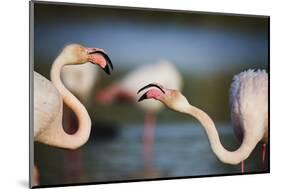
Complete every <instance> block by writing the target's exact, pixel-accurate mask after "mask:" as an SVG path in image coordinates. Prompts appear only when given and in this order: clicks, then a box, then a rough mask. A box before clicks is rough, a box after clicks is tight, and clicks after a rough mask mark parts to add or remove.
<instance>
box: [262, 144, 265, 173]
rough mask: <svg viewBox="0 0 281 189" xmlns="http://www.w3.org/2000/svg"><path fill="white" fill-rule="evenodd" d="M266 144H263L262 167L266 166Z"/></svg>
mask: <svg viewBox="0 0 281 189" xmlns="http://www.w3.org/2000/svg"><path fill="white" fill-rule="evenodd" d="M265 155H266V144H262V167H263V168H265Z"/></svg>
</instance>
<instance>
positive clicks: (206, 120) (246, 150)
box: [184, 106, 260, 164]
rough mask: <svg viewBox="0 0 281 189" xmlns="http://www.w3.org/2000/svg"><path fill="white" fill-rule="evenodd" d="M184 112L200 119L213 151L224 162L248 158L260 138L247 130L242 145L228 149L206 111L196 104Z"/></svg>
mask: <svg viewBox="0 0 281 189" xmlns="http://www.w3.org/2000/svg"><path fill="white" fill-rule="evenodd" d="M184 113H186V114H190V115H192V116H194V117H195V118H196V119H198V120H199V122H200V123H201V125H202V126H203V128H204V130H205V132H206V134H207V136H208V139H209V142H210V145H211V148H212V150H213V152H214V153H215V155H216V156H217V157H218V158H219V160H220V161H222V162H224V163H228V164H238V163H240V162H241V161H243V160H245V159H247V157H248V156H249V155H250V153H251V152H252V151H253V149H254V148H255V146H256V144H257V143H258V142H259V140H260V138H259V137H255V136H252V135H251V136H249V134H248V133H247V132H246V131H245V133H244V138H243V142H242V144H241V146H240V147H239V148H238V149H237V150H235V151H228V150H226V149H225V148H224V147H223V145H222V144H221V141H220V138H219V134H218V132H217V129H216V127H215V124H214V122H213V120H212V119H211V118H210V117H209V116H208V115H207V114H206V113H205V112H204V111H202V110H200V109H199V108H196V107H194V106H190V107H189V108H188V109H187V110H186V111H185V112H184Z"/></svg>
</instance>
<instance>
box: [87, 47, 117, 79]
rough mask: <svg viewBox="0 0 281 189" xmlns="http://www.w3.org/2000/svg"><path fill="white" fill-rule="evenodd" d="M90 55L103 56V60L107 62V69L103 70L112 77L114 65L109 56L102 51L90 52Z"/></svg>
mask: <svg viewBox="0 0 281 189" xmlns="http://www.w3.org/2000/svg"><path fill="white" fill-rule="evenodd" d="M89 54H100V55H102V56H103V58H104V59H105V61H106V64H105V67H104V68H103V70H104V71H105V72H106V73H107V74H108V75H110V74H111V72H112V71H113V64H112V62H111V60H110V59H109V57H108V55H107V54H106V53H105V52H103V51H101V50H96V51H92V52H90V53H89Z"/></svg>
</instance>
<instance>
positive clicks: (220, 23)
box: [34, 4, 269, 185]
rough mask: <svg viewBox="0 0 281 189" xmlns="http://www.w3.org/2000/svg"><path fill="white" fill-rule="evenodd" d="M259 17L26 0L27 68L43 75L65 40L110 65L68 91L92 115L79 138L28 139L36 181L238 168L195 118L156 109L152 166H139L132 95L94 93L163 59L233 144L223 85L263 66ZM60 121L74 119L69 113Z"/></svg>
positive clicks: (264, 40) (250, 163) (140, 120)
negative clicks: (84, 137) (56, 141)
mask: <svg viewBox="0 0 281 189" xmlns="http://www.w3.org/2000/svg"><path fill="white" fill-rule="evenodd" d="M268 25H269V22H268V19H267V18H264V17H254V16H234V15H222V14H217V15H214V14H207V13H195V12H174V11H170V12H164V11H159V10H156V11H151V10H135V9H125V8H105V7H87V6H63V5H54V4H50V5H46V4H35V9H34V70H35V71H37V72H39V73H40V74H42V75H43V76H45V77H46V78H49V72H50V68H51V65H52V62H53V61H54V59H55V58H56V56H57V55H58V54H59V53H60V51H61V50H62V48H63V47H64V46H66V45H68V44H71V43H79V44H83V45H84V46H87V47H99V48H102V49H104V50H105V51H106V52H107V53H108V55H109V57H110V59H111V61H112V62H113V64H114V67H115V69H114V72H113V74H112V75H111V76H110V77H109V76H107V75H106V74H105V73H103V71H102V70H100V69H98V70H97V71H96V72H95V74H96V78H95V80H96V82H95V83H94V86H93V87H92V88H91V91H90V93H89V94H88V95H87V99H83V98H82V97H81V98H80V97H79V95H78V94H77V95H76V96H77V97H78V98H80V99H81V100H82V101H83V103H84V104H85V106H86V107H87V110H88V112H89V114H90V116H91V119H92V123H93V126H92V127H93V129H92V133H91V136H90V139H89V141H88V142H87V144H86V145H84V146H83V147H81V148H79V149H77V150H74V151H70V150H64V149H58V148H54V147H50V146H46V145H44V144H39V143H35V151H34V155H35V164H36V165H37V167H38V170H39V173H40V184H41V185H53V184H70V183H85V182H107V181H119V180H131V179H132V180H134V179H144V178H167V177H183V176H204V175H217V174H233V173H240V166H232V165H226V164H223V163H221V162H219V160H217V158H216V157H215V156H214V154H213V152H212V151H211V148H210V146H209V143H208V139H207V137H206V135H205V133H204V131H203V129H202V128H201V127H200V124H199V123H198V122H197V121H196V120H195V119H193V118H192V117H187V116H185V115H181V114H179V113H175V112H172V111H170V110H168V109H166V108H163V109H162V110H161V111H160V112H159V113H158V114H157V122H156V125H157V126H156V127H155V131H154V134H155V139H154V140H155V144H154V147H153V154H152V157H151V164H152V165H151V167H150V171H146V170H145V165H144V160H143V159H144V158H143V146H142V145H143V134H144V116H145V111H144V110H143V109H141V108H138V105H137V103H134V102H130V103H126V102H122V101H121V102H117V103H110V104H104V103H100V102H98V101H97V100H96V93H97V91H99V90H100V89H103V88H105V87H107V86H110V85H112V84H113V83H118V81H120V80H122V78H123V77H124V76H125V75H127V74H128V73H130V72H131V71H132V70H135V69H138V68H139V67H142V66H145V65H151V64H154V63H157V62H159V61H161V60H165V61H169V62H171V63H172V64H173V65H174V67H175V68H176V69H177V70H179V74H180V75H181V78H182V92H183V94H185V96H186V97H187V98H188V100H189V101H190V102H191V103H192V104H193V105H195V106H197V107H199V108H201V109H203V110H204V111H206V112H207V113H208V114H209V115H210V117H211V118H212V119H213V120H214V122H215V123H216V127H217V129H218V131H219V134H220V137H221V141H222V143H223V145H224V146H225V148H227V149H229V150H235V149H237V148H238V147H239V142H238V140H237V139H236V138H235V135H234V133H233V130H232V127H231V122H230V112H229V105H228V95H229V87H230V84H231V81H232V77H233V76H234V75H235V74H237V73H239V72H241V71H243V70H246V69H249V68H251V69H258V68H259V69H266V70H268V66H269V65H268V64H269V63H268V55H269V54H268V48H269V47H268V43H269V41H268V40H269V38H268V35H269V33H268V32H269V31H268ZM155 74H157V72H155ZM66 111H67V112H69V110H66ZM69 114H71V112H70V113H69ZM65 119H66V118H65ZM65 123H68V124H70V126H66V127H75V125H77V120H75V117H72V118H71V121H66V122H65ZM245 171H246V172H251V173H255V172H262V171H267V170H265V169H264V168H263V167H262V164H261V146H259V145H258V146H257V147H256V149H255V150H254V152H253V153H252V155H251V156H250V158H249V159H247V160H246V162H245Z"/></svg>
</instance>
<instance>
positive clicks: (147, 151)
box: [143, 112, 155, 171]
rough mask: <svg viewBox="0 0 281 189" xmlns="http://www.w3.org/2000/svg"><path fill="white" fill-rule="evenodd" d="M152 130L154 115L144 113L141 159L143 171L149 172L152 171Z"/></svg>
mask: <svg viewBox="0 0 281 189" xmlns="http://www.w3.org/2000/svg"><path fill="white" fill-rule="evenodd" d="M154 130H155V115H154V114H153V113H151V112H148V113H146V115H145V120H144V135H143V158H144V169H145V170H146V171H149V170H151V169H152V167H153V166H152V157H153V146H154Z"/></svg>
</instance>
